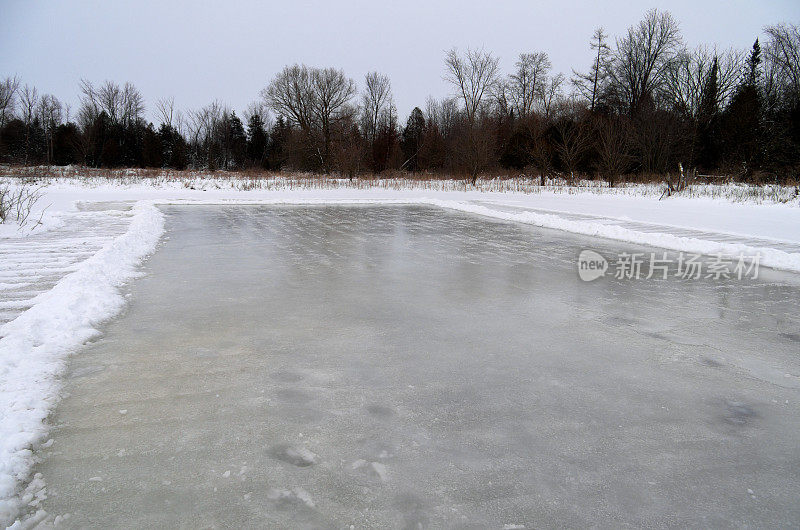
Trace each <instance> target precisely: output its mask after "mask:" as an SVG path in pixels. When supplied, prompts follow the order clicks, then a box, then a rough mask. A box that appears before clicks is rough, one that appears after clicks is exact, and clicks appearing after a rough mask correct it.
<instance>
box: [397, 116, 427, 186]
mask: <svg viewBox="0 0 800 530" xmlns="http://www.w3.org/2000/svg"><path fill="white" fill-rule="evenodd" d="M424 134H425V116H423V114H422V111H421V110H420V109H419V107H414V110H412V111H411V114H410V115H409V117H408V121H407V122H406V127H405V129H403V135H402V138H401V140H400V148H401V149H402V150H403V158H404V162H403V168H404V169H407V170H408V171H417V170H419V168H420V167H419V157H418V155H419V150H420V147H422V137H423V136H424Z"/></svg>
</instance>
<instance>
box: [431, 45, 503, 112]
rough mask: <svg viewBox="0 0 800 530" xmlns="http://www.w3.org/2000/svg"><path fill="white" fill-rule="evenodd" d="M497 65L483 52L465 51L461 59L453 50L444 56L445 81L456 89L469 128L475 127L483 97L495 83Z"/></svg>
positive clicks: (497, 63) (488, 54)
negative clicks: (461, 101)
mask: <svg viewBox="0 0 800 530" xmlns="http://www.w3.org/2000/svg"><path fill="white" fill-rule="evenodd" d="M499 63H500V60H499V59H497V58H496V57H493V56H492V54H491V53H488V52H484V51H483V50H467V54H466V56H464V57H461V56H459V55H458V52H457V51H456V49H455V48H453V49H452V50H450V51H449V52H447V55H446V56H445V65H446V67H447V74H446V76H445V80H447V81H448V82H450V83H451V84H452V85H453V86H455V87H456V91H457V93H458V96H459V97H460V98H461V99H462V100H463V102H464V111H465V112H466V116H467V122H468V123H469V124H470V126H474V125H475V120H476V117H477V114H478V109H480V106H481V102H482V101H483V97H484V96H485V95H486V94H488V93H490V92H491V90H492V88H494V86H495V83H496V82H497V72H498V68H499Z"/></svg>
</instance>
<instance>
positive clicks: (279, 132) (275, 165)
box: [267, 116, 292, 169]
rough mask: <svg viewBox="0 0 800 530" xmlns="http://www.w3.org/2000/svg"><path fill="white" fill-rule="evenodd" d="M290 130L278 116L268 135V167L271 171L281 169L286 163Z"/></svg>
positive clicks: (285, 122)
mask: <svg viewBox="0 0 800 530" xmlns="http://www.w3.org/2000/svg"><path fill="white" fill-rule="evenodd" d="M291 134H292V129H291V126H290V125H289V123H288V122H287V121H286V120H285V119H284V118H283V116H278V119H277V120H275V125H273V126H272V130H271V131H270V134H269V147H268V150H267V152H268V155H269V158H268V160H269V167H270V168H272V169H281V167H283V165H284V163H285V162H286V148H287V145H288V142H289V138H290V135H291Z"/></svg>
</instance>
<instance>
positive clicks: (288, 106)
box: [261, 64, 316, 132]
mask: <svg viewBox="0 0 800 530" xmlns="http://www.w3.org/2000/svg"><path fill="white" fill-rule="evenodd" d="M261 97H262V98H263V99H264V101H265V102H266V103H267V105H268V106H269V107H270V108H272V110H274V111H275V112H276V113H278V114H279V115H281V116H283V117H285V118H286V119H288V120H289V121H290V122H292V123H294V124H296V125H297V126H299V127H300V128H301V129H303V130H304V131H306V132H309V131H310V130H311V127H312V124H313V121H314V110H315V99H316V97H315V92H314V86H313V81H312V75H311V70H310V69H309V68H308V67H307V66H306V65H297V64H295V65H293V66H287V67H285V68H284V69H283V70H282V71H281V72H280V73H279V74H278V75H277V76H275V78H274V79H273V80H272V81H270V83H269V85H268V86H267V88H265V89H264V90H262V91H261Z"/></svg>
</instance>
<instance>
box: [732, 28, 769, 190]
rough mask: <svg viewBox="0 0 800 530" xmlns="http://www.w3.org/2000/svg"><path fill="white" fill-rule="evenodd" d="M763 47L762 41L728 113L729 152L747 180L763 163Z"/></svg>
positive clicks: (751, 59) (756, 49) (755, 49)
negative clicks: (760, 67)
mask: <svg viewBox="0 0 800 530" xmlns="http://www.w3.org/2000/svg"><path fill="white" fill-rule="evenodd" d="M760 63H761V46H759V44H758V39H756V42H755V43H754V44H753V49H752V51H751V52H750V56H749V57H748V59H747V66H746V72H745V75H744V79H743V82H742V83H741V84H740V85H739V86H738V87H737V89H736V92H735V93H734V95H733V98H732V99H731V103H730V105H728V108H727V109H726V111H725V117H724V127H723V128H724V130H725V137H724V142H725V151H726V154H727V156H728V157H729V158H730V159H731V160H737V161H738V162H739V163H740V164H741V167H742V172H743V176H744V177H745V178H749V177H751V176H752V175H753V172H754V170H755V169H757V167H758V166H759V164H760V162H761V158H762V157H761V151H762V143H761V141H762V124H763V101H762V97H761V87H760V86H759V82H760V79H761V71H760V69H759V64H760Z"/></svg>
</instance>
